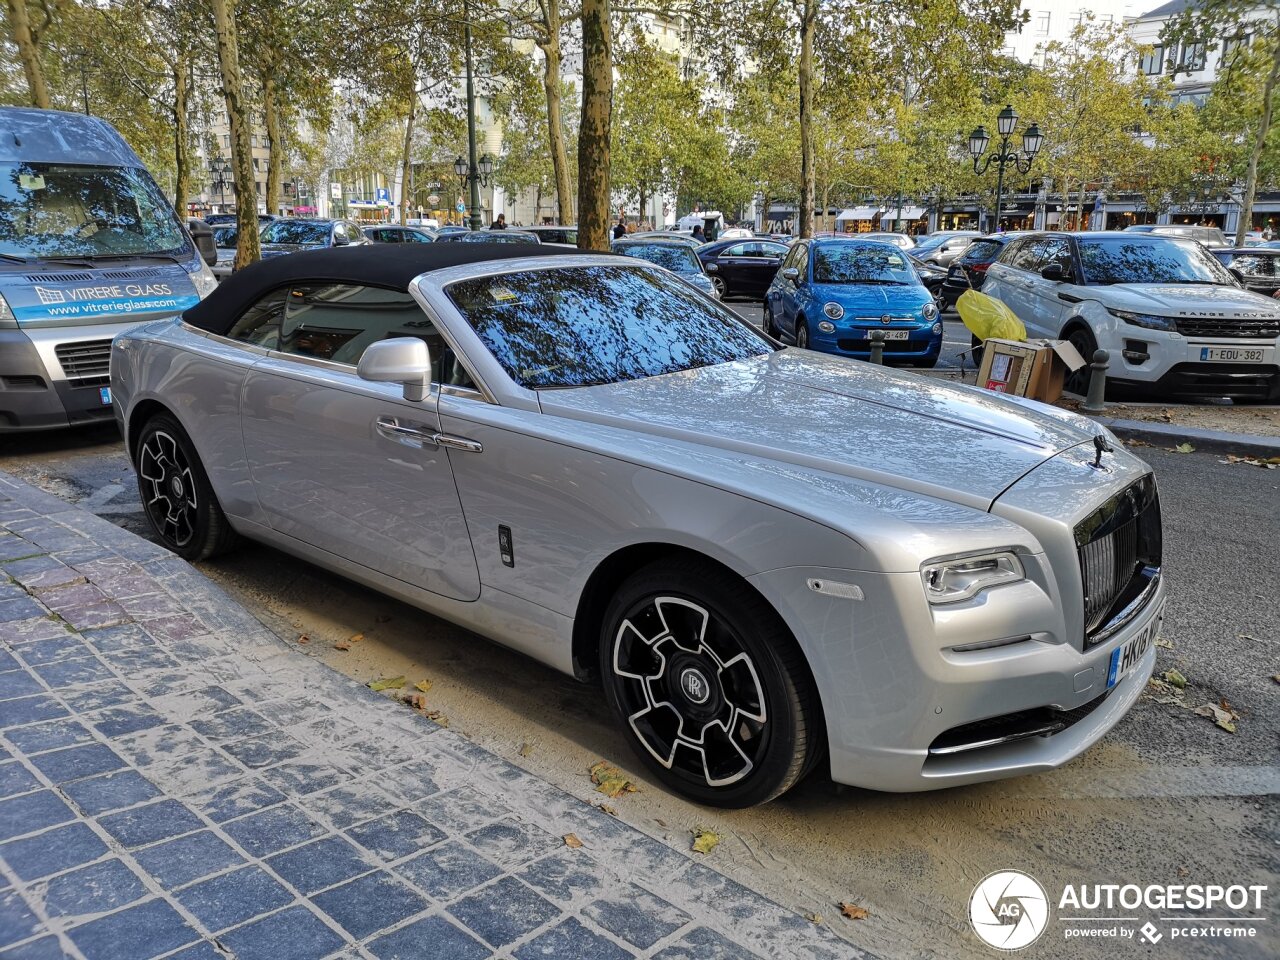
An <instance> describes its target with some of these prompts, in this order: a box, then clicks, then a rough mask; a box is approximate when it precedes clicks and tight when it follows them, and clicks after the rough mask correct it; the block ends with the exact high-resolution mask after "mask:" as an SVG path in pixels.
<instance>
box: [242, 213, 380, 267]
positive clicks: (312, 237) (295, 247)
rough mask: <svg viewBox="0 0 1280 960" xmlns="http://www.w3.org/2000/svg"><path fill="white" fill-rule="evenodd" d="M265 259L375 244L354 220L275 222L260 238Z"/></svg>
mask: <svg viewBox="0 0 1280 960" xmlns="http://www.w3.org/2000/svg"><path fill="white" fill-rule="evenodd" d="M258 239H259V241H260V245H261V247H262V259H263V260H270V259H271V258H272V257H283V256H285V255H286V254H290V253H297V252H299V251H300V250H319V249H322V248H324V247H347V246H362V245H364V244H366V243H372V242H373V241H371V240H370V239H369V238H368V237H366V236H365V235H364V232H363V231H362V230H361V229H360V225H359V224H358V223H355V222H354V221H352V220H310V219H287V220H276V221H275V222H274V223H271V224H268V225H267V227H266V229H264V230H263V231H262V233H260V234H259V235H258Z"/></svg>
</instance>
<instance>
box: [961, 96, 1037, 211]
mask: <svg viewBox="0 0 1280 960" xmlns="http://www.w3.org/2000/svg"><path fill="white" fill-rule="evenodd" d="M1017 126H1018V114H1017V112H1016V111H1015V110H1014V109H1013V106H1012V105H1011V104H1010V105H1008V106H1006V107H1005V108H1004V109H1003V110H1001V111H1000V113H999V114H998V115H997V116H996V129H997V131H998V132H999V134H1000V145H999V147H997V148H996V152H995V153H992V154H988V155H987V158H986V159H985V160H982V161H981V162H979V158H980V157H981V156H982V154H983V153H985V152H986V149H987V144H988V143H990V142H991V137H990V136H989V135H988V134H987V131H986V130H984V129H983V128H982V127H978V129H976V130H974V131H973V133H971V134H969V153H970V154H971V155H972V156H973V172H974V173H976V174H978V175H979V176H982V175H983V174H984V173H986V172H987V170H989V169H990V168H991V164H992V163H994V164H995V165H996V170H997V171H998V172H997V174H996V227H995V228H996V230H997V231H999V229H1000V207H1001V204H1002V201H1003V199H1004V168H1005V167H1006V166H1008V165H1009V164H1012V165H1013V168H1014V169H1015V170H1017V171H1018V172H1019V173H1022V174H1026V173H1030V172H1031V162H1032V161H1033V160H1035V158H1036V154H1037V153H1039V152H1040V145H1041V144H1042V143H1044V136H1043V135H1042V134H1041V133H1040V127H1039V126H1038V125H1037V124H1034V123H1033V124H1031V126H1029V127H1027V130H1026V132H1025V133H1024V134H1023V135H1022V152H1021V153H1019V152H1018V151H1017V150H1015V149H1014V147H1013V139H1012V138H1013V131H1014V129H1015V128H1016V127H1017Z"/></svg>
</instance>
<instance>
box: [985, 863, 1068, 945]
mask: <svg viewBox="0 0 1280 960" xmlns="http://www.w3.org/2000/svg"><path fill="white" fill-rule="evenodd" d="M969 922H970V923H971V924H973V929H974V932H975V933H977V934H978V936H979V937H980V938H981V939H982V941H983V943H986V944H987V945H988V946H992V947H995V948H996V949H997V950H1021V949H1022V948H1023V947H1029V946H1031V944H1033V943H1035V942H1036V941H1037V940H1039V939H1040V935H1041V934H1042V933H1044V931H1045V928H1046V927H1047V926H1048V925H1049V897H1048V895H1047V894H1046V893H1045V892H1044V887H1042V886H1040V884H1039V882H1038V881H1037V880H1036V879H1035V878H1034V877H1031V876H1029V875H1027V874H1025V873H1022V872H1021V871H1020V870H997V871H996V872H995V873H992V874H988V875H987V876H985V877H983V878H982V880H981V881H980V882H979V883H978V885H977V886H976V887H974V888H973V895H972V896H971V897H970V898H969Z"/></svg>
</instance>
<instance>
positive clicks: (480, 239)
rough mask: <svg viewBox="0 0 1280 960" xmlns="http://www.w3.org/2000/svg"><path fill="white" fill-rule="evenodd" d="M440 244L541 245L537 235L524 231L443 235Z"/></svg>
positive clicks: (470, 231) (510, 230)
mask: <svg viewBox="0 0 1280 960" xmlns="http://www.w3.org/2000/svg"><path fill="white" fill-rule="evenodd" d="M436 241H437V242H438V243H524V244H529V243H541V241H540V240H539V239H538V235H537V234H536V233H528V232H526V231H524V230H512V229H510V228H507V229H505V230H490V229H487V228H486V229H484V230H461V231H458V232H455V233H447V234H446V233H442V234H441V235H440V236H438V237H437V238H436Z"/></svg>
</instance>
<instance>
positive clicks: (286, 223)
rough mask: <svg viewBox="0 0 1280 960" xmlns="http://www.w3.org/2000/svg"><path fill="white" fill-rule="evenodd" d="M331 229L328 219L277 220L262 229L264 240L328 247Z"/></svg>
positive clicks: (266, 241) (265, 241) (264, 241)
mask: <svg viewBox="0 0 1280 960" xmlns="http://www.w3.org/2000/svg"><path fill="white" fill-rule="evenodd" d="M331 229H332V227H331V226H330V224H329V223H328V221H326V220H277V221H276V222H275V223H273V224H271V225H270V226H268V227H267V228H266V229H265V230H263V231H262V242H263V243H300V244H304V245H308V246H314V247H327V246H328V245H329V231H330V230H331Z"/></svg>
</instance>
